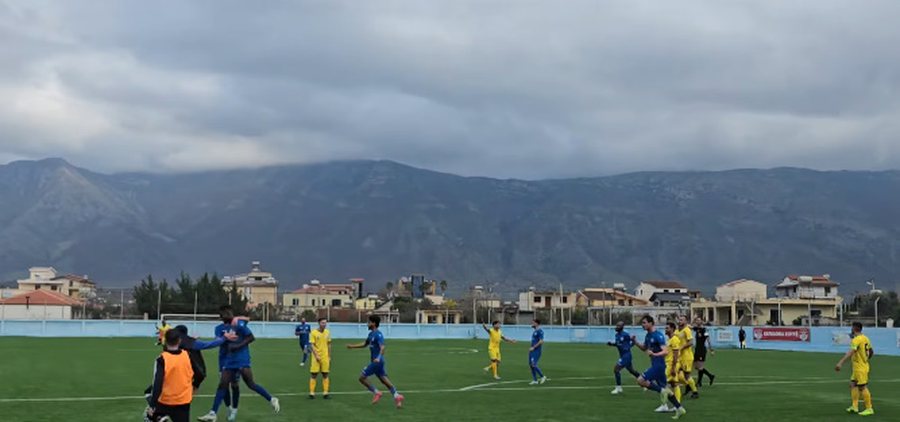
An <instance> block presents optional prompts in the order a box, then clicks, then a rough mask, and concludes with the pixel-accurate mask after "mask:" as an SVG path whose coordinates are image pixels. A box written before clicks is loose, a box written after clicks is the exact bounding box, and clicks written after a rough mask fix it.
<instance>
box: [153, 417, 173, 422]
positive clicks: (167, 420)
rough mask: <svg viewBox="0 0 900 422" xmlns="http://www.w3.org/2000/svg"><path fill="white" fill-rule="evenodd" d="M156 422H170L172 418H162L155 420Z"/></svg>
mask: <svg viewBox="0 0 900 422" xmlns="http://www.w3.org/2000/svg"><path fill="white" fill-rule="evenodd" d="M156 422H172V418H170V417H168V416H163V417H161V418H159V419H157V420H156Z"/></svg>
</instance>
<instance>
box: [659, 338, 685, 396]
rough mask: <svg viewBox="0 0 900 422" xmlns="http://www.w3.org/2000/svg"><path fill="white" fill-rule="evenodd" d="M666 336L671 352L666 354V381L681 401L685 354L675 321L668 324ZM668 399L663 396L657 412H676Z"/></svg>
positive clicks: (667, 345)
mask: <svg viewBox="0 0 900 422" xmlns="http://www.w3.org/2000/svg"><path fill="white" fill-rule="evenodd" d="M666 337H667V338H668V341H666V347H667V348H668V350H669V353H667V354H666V382H668V384H669V389H670V390H672V392H673V393H674V394H675V399H676V400H678V401H679V402H680V401H681V387H680V386H679V384H680V383H681V382H682V380H683V379H684V377H683V375H682V367H681V366H682V356H683V343H682V341H681V337H680V336H679V334H678V328H676V326H675V323H674V322H669V323H668V324H666ZM667 402H668V400H667V399H666V398H665V397H663V399H662V403H661V405H660V407H659V408H657V409H656V411H657V412H660V413H663V412H674V411H675V409H674V408H671V407H669V406H668V405H667Z"/></svg>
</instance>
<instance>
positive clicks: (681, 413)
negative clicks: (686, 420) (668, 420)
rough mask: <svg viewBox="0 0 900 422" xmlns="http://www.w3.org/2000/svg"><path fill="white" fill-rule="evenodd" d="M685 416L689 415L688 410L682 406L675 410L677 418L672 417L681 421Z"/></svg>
mask: <svg viewBox="0 0 900 422" xmlns="http://www.w3.org/2000/svg"><path fill="white" fill-rule="evenodd" d="M685 414H687V410H685V409H684V406H681V407H679V408H677V409H675V416H672V419H681V417H682V416H684V415H685Z"/></svg>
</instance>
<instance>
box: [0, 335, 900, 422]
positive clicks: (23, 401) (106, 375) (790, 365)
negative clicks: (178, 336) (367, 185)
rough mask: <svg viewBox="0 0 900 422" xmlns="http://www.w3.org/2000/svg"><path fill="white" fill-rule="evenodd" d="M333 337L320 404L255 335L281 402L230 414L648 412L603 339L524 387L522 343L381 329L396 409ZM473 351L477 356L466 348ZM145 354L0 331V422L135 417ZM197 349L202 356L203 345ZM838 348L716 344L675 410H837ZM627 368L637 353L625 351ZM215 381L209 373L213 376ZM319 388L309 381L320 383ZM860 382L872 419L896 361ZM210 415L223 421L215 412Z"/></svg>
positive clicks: (266, 417)
mask: <svg viewBox="0 0 900 422" xmlns="http://www.w3.org/2000/svg"><path fill="white" fill-rule="evenodd" d="M347 343H348V342H347V341H335V345H334V350H335V353H334V357H333V362H332V391H333V399H332V400H330V401H324V400H321V399H319V400H315V401H310V400H308V399H307V398H306V395H307V382H308V378H309V374H308V369H307V368H301V367H300V366H299V365H298V363H297V362H298V353H297V346H296V343H295V341H291V340H258V341H257V342H256V343H254V344H253V346H252V354H253V364H254V366H253V368H254V372H255V375H256V380H257V382H258V383H259V384H261V385H263V386H265V387H266V388H267V389H268V390H269V391H270V392H272V393H273V395H275V396H277V397H280V398H281V403H282V412H281V414H280V415H277V416H276V415H273V414H272V412H271V410H270V409H269V407H268V405H267V403H266V402H265V401H264V400H263V399H262V398H260V397H258V396H256V395H255V394H254V393H252V392H250V391H249V390H247V389H246V388H245V387H244V388H243V390H242V399H241V409H240V415H239V418H238V420H241V421H296V420H322V421H349V420H367V421H374V420H391V421H426V420H430V421H444V420H463V421H485V420H491V421H505V420H526V421H587V420H623V421H642V420H646V421H662V420H669V419H668V417H669V416H668V415H660V414H655V413H653V412H652V410H653V409H654V408H655V407H656V406H657V405H658V404H659V400H658V396H657V395H655V394H653V393H647V392H643V391H642V390H641V389H639V388H636V387H635V386H634V380H633V379H632V378H631V377H630V376H627V375H626V374H624V373H623V381H624V382H623V384H625V385H626V390H625V394H624V395H622V396H611V395H610V394H609V392H610V390H611V388H612V386H613V378H612V373H611V367H612V365H613V364H614V363H615V359H616V353H615V350H614V349H613V348H610V347H607V346H605V345H589V344H553V343H550V344H547V345H546V346H545V350H544V357H543V360H542V362H541V363H542V365H541V366H542V367H543V369H544V371H545V373H546V374H547V376H548V377H549V378H550V379H551V381H549V382H548V383H547V384H544V385H542V386H534V387H532V386H528V385H527V382H528V381H530V372H529V370H528V364H527V359H526V349H527V346H526V345H525V344H522V343H518V344H514V345H504V347H503V357H504V364H503V366H502V367H501V376H503V381H502V382H493V380H492V379H490V378H489V377H488V376H487V375H485V373H484V372H482V369H481V368H482V367H484V366H485V365H486V359H487V357H486V353H485V346H486V344H485V342H483V341H474V340H465V341H453V340H428V341H399V340H393V341H392V340H391V339H388V343H387V346H388V349H387V365H388V366H387V369H388V372H389V375H390V377H391V378H392V379H393V381H394V382H395V383H396V384H397V386H398V387H399V389H400V391H401V392H403V393H404V394H405V395H406V398H407V400H406V404H405V407H404V408H403V409H402V410H397V409H395V408H394V407H393V403H392V402H391V400H388V399H387V396H386V397H385V400H383V401H382V402H381V403H380V404H379V405H377V406H372V405H370V404H369V399H370V396H369V395H368V394H367V392H365V391H364V390H363V389H362V387H361V386H360V385H359V384H358V383H357V381H356V378H357V376H358V374H359V372H360V370H361V369H362V367H363V366H364V365H365V363H366V361H367V359H368V351H367V350H347V349H345V348H344V346H345V345H346V344H347ZM476 350H477V352H476ZM157 353H158V349H157V348H156V347H155V346H153V340H152V339H41V338H14V337H0V354H2V357H3V359H2V360H0V377H2V379H3V383H2V384H0V420H2V421H85V422H87V421H92V422H93V421H116V422H121V421H137V420H140V414H141V411H142V410H143V408H144V405H145V403H144V401H143V398H142V396H141V393H142V391H143V389H144V388H145V387H146V386H147V385H148V383H149V381H150V378H151V369H152V361H153V359H154V358H155V356H156V354H157ZM205 353H206V355H205V356H206V361H207V365H208V366H209V367H210V368H214V367H215V365H216V351H215V350H210V351H207V352H205ZM838 358H839V356H837V355H834V354H818V353H791V352H763V351H738V350H722V351H719V352H718V353H717V354H716V355H715V356H714V357H711V358H710V360H709V362H708V367H709V368H710V370H711V371H713V372H714V373H716V374H717V375H718V379H717V381H716V385H715V386H713V387H711V388H704V389H703V390H701V398H700V399H699V400H688V401H687V402H686V404H685V406H686V408H687V410H688V414H687V416H685V419H683V420H698V421H699V420H704V421H712V420H726V419H727V420H730V421H744V420H747V421H751V420H752V421H761V420H765V421H775V420H798V419H800V420H829V421H831V420H835V421H837V420H849V419H855V418H858V417H859V416H851V415H847V414H845V413H844V409H845V408H846V407H847V406H848V404H849V394H848V387H847V379H848V378H849V373H848V372H846V370H847V368H845V372H843V373H840V374H837V373H835V372H834V370H833V366H834V363H835V362H836V361H837V359H838ZM635 362H636V366H637V367H638V368H637V369H638V370H640V371H642V370H643V369H644V368H645V367H646V366H647V362H648V360H647V358H645V357H643V356H640V355H636V357H635ZM213 378H215V377H213ZM215 382H216V380H215V379H209V380H208V381H207V382H206V383H204V385H203V387H202V389H201V391H200V396H199V397H197V398H195V400H194V405H193V415H194V416H195V417H196V416H199V415H202V414H203V413H205V412H206V411H208V410H209V406H210V404H211V403H212V398H211V394H213V392H214V391H213V390H214V388H215ZM320 386H321V383H320ZM871 389H872V393H873V396H874V398H875V400H874V401H875V410H876V412H877V413H876V415H875V416H874V418H878V419H883V420H897V418H900V398H898V397H897V395H896V394H895V393H896V391H898V389H900V358H896V357H886V356H877V357H876V358H875V360H874V361H873V371H872V382H871ZM219 420H220V421H224V420H225V412H224V410H223V411H221V412H220V418H219Z"/></svg>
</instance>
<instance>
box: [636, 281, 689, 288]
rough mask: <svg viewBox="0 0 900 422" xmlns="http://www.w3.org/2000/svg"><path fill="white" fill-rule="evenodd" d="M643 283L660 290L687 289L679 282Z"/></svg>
mask: <svg viewBox="0 0 900 422" xmlns="http://www.w3.org/2000/svg"><path fill="white" fill-rule="evenodd" d="M643 283H647V284H649V285H651V286H653V287H656V288H658V289H686V288H687V287H685V286H684V284H681V283H679V282H677V281H660V280H651V281H644V282H643Z"/></svg>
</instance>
